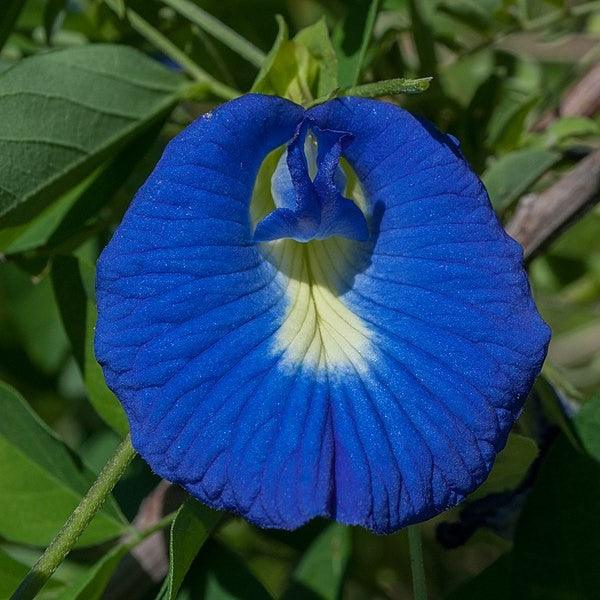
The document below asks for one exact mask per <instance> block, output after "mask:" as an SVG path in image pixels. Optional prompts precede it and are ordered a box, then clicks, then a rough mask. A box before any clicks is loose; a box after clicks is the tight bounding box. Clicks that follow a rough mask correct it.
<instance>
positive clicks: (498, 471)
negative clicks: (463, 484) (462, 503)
mask: <svg viewBox="0 0 600 600" xmlns="http://www.w3.org/2000/svg"><path fill="white" fill-rule="evenodd" d="M537 454H538V447H537V446H536V444H535V442H534V441H533V440H532V439H531V438H528V437H525V436H522V435H519V434H517V433H511V434H510V435H509V436H508V440H507V442H506V446H505V447H504V448H503V449H502V450H501V451H500V452H499V453H498V456H496V461H495V462H494V466H493V467H492V470H491V472H490V474H489V476H488V478H487V479H486V480H485V481H484V482H483V483H482V484H481V486H480V487H478V488H477V489H476V490H475V491H474V492H473V493H472V494H471V495H470V496H469V499H470V500H476V499H477V498H483V497H484V496H487V495H489V494H496V493H500V492H506V491H509V490H514V489H515V488H516V487H517V486H518V485H519V483H520V482H521V481H522V479H523V477H524V476H525V474H526V473H527V470H528V469H529V467H530V466H531V463H532V462H533V461H534V460H535V457H536V456H537Z"/></svg>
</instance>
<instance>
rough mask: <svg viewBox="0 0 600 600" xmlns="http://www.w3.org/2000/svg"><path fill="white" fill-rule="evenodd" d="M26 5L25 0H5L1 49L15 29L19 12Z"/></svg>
mask: <svg viewBox="0 0 600 600" xmlns="http://www.w3.org/2000/svg"><path fill="white" fill-rule="evenodd" d="M24 6H25V0H3V1H2V12H1V13H0V50H1V49H2V46H4V43H5V42H6V40H7V39H8V36H9V35H10V34H11V32H12V30H13V26H14V24H15V23H16V22H17V19H18V18H19V13H20V12H21V10H23V7H24Z"/></svg>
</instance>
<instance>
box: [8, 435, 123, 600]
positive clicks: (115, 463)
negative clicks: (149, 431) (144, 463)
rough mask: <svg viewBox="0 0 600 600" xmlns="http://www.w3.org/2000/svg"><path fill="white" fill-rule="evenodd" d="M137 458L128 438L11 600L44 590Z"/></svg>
mask: <svg viewBox="0 0 600 600" xmlns="http://www.w3.org/2000/svg"><path fill="white" fill-rule="evenodd" d="M134 456H135V450H134V449H133V446H132V445H131V438H130V436H129V435H128V436H127V437H126V438H125V439H124V440H123V441H122V442H121V444H120V445H119V447H118V448H117V450H116V451H115V453H114V454H113V456H112V457H111V458H110V459H109V461H108V462H107V463H106V465H105V466H104V468H103V469H102V471H100V474H99V475H98V478H97V479H96V481H95V482H94V483H93V484H92V487H90V489H89V490H88V493H87V494H86V495H85V496H84V497H83V498H82V499H81V502H80V503H79V506H77V508H76V509H75V510H74V511H73V512H72V513H71V516H70V517H69V518H68V519H67V521H66V522H65V524H64V525H63V526H62V528H61V529H60V531H59V532H58V533H57V534H56V536H55V538H54V539H53V540H52V541H51V542H50V545H49V546H48V547H47V548H46V551H45V552H44V553H43V554H42V556H41V557H40V558H39V560H38V561H37V562H36V563H35V565H33V567H32V568H31V570H30V571H29V573H28V574H27V576H26V577H25V579H24V580H23V581H22V582H21V585H20V586H19V587H18V589H17V590H16V591H15V593H14V594H13V595H12V596H11V600H31V599H32V598H35V596H36V594H37V593H38V592H39V591H40V590H41V589H42V588H43V587H44V584H45V583H46V582H47V581H48V579H50V577H52V574H53V573H54V571H56V569H57V568H58V567H59V565H60V564H61V563H62V561H63V560H64V559H65V558H66V556H67V554H69V552H70V551H71V549H72V548H73V546H74V545H75V543H76V542H77V540H78V539H79V536H80V535H81V534H82V532H83V530H84V529H85V528H86V527H87V525H88V524H89V522H90V521H91V520H92V518H93V517H94V515H95V514H96V513H97V512H98V511H99V510H100V508H101V507H102V505H103V504H104V502H105V500H106V499H107V498H108V496H109V495H110V493H111V491H112V489H113V487H114V486H115V484H116V483H117V481H119V479H120V478H121V477H122V475H123V473H124V472H125V469H126V468H127V466H128V465H129V463H130V462H131V461H132V459H133V457H134Z"/></svg>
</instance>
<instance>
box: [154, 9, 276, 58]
mask: <svg viewBox="0 0 600 600" xmlns="http://www.w3.org/2000/svg"><path fill="white" fill-rule="evenodd" d="M162 2H163V4H167V5H168V6H170V7H171V8H172V9H173V10H175V11H176V12H178V13H179V14H180V15H182V16H183V17H185V18H186V19H188V20H189V21H191V22H192V23H195V24H196V25H198V27H200V29H202V30H203V31H205V32H206V33H208V34H209V35H212V36H213V37H214V38H216V39H217V40H219V41H220V42H222V43H223V44H224V45H225V46H227V47H228V48H231V50H233V51H234V52H236V53H237V54H239V55H240V56H241V57H242V58H245V59H246V60H247V61H248V62H249V63H252V64H253V65H254V66H256V67H259V68H260V67H261V66H262V64H263V62H264V61H265V58H266V57H267V55H266V54H265V53H264V52H263V51H262V50H259V49H258V48H257V47H256V46H255V45H254V44H251V43H250V42H249V41H248V40H247V39H246V38H244V37H242V36H241V35H240V34H239V33H237V32H236V31H234V30H233V29H231V28H230V27H227V25H225V24H224V23H221V21H219V19H217V18H215V17H213V16H212V15H211V14H210V13H207V12H206V11H205V10H203V9H201V8H200V7H199V6H198V5H197V4H194V3H193V2H190V0H162Z"/></svg>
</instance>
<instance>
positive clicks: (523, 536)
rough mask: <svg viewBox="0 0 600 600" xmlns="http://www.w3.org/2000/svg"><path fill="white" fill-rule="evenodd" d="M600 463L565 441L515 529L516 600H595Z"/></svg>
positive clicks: (556, 447) (599, 572)
mask: <svg viewBox="0 0 600 600" xmlns="http://www.w3.org/2000/svg"><path fill="white" fill-rule="evenodd" d="M598 506H600V464H599V463H597V462H596V461H595V460H593V459H592V458H590V457H588V456H586V455H585V454H584V453H582V452H580V451H578V450H576V449H575V448H574V447H573V446H572V445H571V444H570V443H569V441H568V440H567V439H566V437H564V436H561V437H560V438H559V439H558V440H557V441H556V442H555V443H554V444H553V446H552V448H551V449H550V451H549V453H548V455H547V457H546V459H545V461H544V463H543V465H542V467H541V469H540V473H539V475H538V479H537V481H536V484H535V487H534V489H533V491H532V493H531V495H530V496H529V498H528V500H527V504H526V506H525V509H524V510H523V513H522V514H521V517H520V519H519V523H518V525H517V531H516V534H515V541H514V549H513V552H512V554H513V561H512V570H513V577H512V594H511V597H512V598H527V599H528V600H538V599H539V600H559V599H560V600H563V599H565V598H569V600H592V599H594V598H597V596H598V589H600V569H598V556H600V513H599V512H598Z"/></svg>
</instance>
